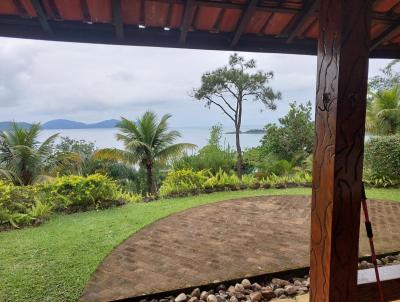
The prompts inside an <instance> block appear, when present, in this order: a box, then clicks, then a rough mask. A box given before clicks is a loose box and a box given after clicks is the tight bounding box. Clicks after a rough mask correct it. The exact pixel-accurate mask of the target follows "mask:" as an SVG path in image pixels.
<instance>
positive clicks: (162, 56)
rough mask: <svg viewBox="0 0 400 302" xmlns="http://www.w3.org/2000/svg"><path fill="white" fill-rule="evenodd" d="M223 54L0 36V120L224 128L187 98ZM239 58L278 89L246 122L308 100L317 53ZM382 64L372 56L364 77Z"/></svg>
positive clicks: (251, 107) (219, 118)
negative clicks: (160, 117)
mask: <svg viewBox="0 0 400 302" xmlns="http://www.w3.org/2000/svg"><path fill="white" fill-rule="evenodd" d="M229 54H230V53H229V52H221V51H204V50H181V49H164V48H150V47H131V46H109V45H95V44H78V43H59V42H45V41H33V40H22V39H9V38H0V121H6V120H15V121H27V122H33V121H40V122H46V121H48V120H51V119H56V118H66V119H73V120H77V121H82V122H95V121H100V120H104V119H110V118H117V119H118V118H119V117H120V116H124V117H127V118H130V119H135V118H136V117H137V116H138V115H139V114H142V113H143V112H144V111H146V110H148V109H151V110H154V111H156V112H157V113H159V114H164V113H171V114H173V118H172V119H171V124H172V125H173V126H203V125H204V126H210V125H213V124H215V123H216V122H221V123H222V124H224V125H230V121H229V120H228V119H227V118H226V117H225V116H224V115H223V114H222V113H220V112H219V111H218V110H217V109H216V108H214V109H212V110H209V109H206V108H204V107H203V105H202V104H201V103H200V102H199V101H194V100H192V99H191V98H190V97H189V95H188V94H189V92H190V91H191V90H192V88H194V87H197V86H198V85H199V84H200V77H201V75H202V74H203V73H204V72H206V71H211V70H213V69H215V68H218V67H220V66H222V65H224V64H226V63H227V60H228V56H229ZM241 55H243V56H245V57H246V58H255V59H256V61H257V65H258V68H259V69H262V70H264V71H269V70H272V71H274V73H275V77H274V79H273V80H272V81H271V86H272V87H273V88H275V89H276V90H279V91H281V92H282V100H281V101H279V102H278V110H277V111H275V112H270V111H262V112H260V109H262V106H261V105H260V104H255V103H249V104H248V105H246V107H245V109H244V110H245V111H244V117H243V119H244V120H243V124H244V125H247V126H253V125H257V126H259V125H265V124H266V123H268V122H274V121H276V120H277V118H278V117H280V116H282V115H283V114H284V113H285V112H287V108H288V103H289V102H291V101H297V102H306V101H308V100H310V101H312V102H313V101H314V98H315V75H316V57H312V56H299V55H279V54H257V53H241ZM388 62H389V61H388V60H371V61H370V76H372V75H375V74H377V73H379V69H380V68H382V67H384V66H385V65H386V64H387V63H388Z"/></svg>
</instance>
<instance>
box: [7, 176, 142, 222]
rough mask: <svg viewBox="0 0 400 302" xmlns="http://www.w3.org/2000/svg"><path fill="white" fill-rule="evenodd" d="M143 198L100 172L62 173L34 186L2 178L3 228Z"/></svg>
mask: <svg viewBox="0 0 400 302" xmlns="http://www.w3.org/2000/svg"><path fill="white" fill-rule="evenodd" d="M140 200H141V196H139V195H136V194H133V193H129V192H124V191H123V190H121V188H120V187H119V186H118V185H117V183H116V182H115V181H113V180H111V179H110V178H108V177H106V176H104V175H100V174H94V175H89V176H87V177H83V176H63V177H60V178H56V179H54V180H53V181H50V182H49V183H45V184H36V185H31V186H16V185H13V184H12V183H6V182H2V181H0V229H4V228H9V227H22V226H26V225H31V224H40V223H42V222H43V221H45V220H46V219H48V218H49V217H50V215H51V213H52V212H56V211H58V212H66V213H70V212H76V211H86V210H91V209H102V208H107V207H110V206H113V205H121V204H125V203H130V202H139V201H140Z"/></svg>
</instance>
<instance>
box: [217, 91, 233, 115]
mask: <svg viewBox="0 0 400 302" xmlns="http://www.w3.org/2000/svg"><path fill="white" fill-rule="evenodd" d="M216 95H217V96H218V97H220V98H221V99H222V100H223V101H224V102H225V104H226V105H227V106H228V107H229V109H231V110H232V111H233V112H235V109H234V108H233V107H232V106H231V104H229V103H228V101H227V100H226V99H225V98H224V96H223V95H222V94H216Z"/></svg>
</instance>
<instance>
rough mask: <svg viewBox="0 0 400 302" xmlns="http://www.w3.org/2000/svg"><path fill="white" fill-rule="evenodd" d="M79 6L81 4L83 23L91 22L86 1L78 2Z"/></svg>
mask: <svg viewBox="0 0 400 302" xmlns="http://www.w3.org/2000/svg"><path fill="white" fill-rule="evenodd" d="M80 4H81V10H82V16H83V20H84V21H85V22H91V20H92V17H91V16H90V12H89V6H88V4H87V1H86V0H80Z"/></svg>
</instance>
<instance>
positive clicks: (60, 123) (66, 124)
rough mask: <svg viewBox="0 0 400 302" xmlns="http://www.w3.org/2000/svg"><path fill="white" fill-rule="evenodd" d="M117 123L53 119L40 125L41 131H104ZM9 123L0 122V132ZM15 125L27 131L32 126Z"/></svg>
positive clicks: (113, 120)
mask: <svg viewBox="0 0 400 302" xmlns="http://www.w3.org/2000/svg"><path fill="white" fill-rule="evenodd" d="M118 123H119V120H116V119H108V120H104V121H100V122H96V123H83V122H77V121H73V120H68V119H55V120H50V121H48V122H45V123H43V124H42V129H106V128H114V127H116V126H117V124H118ZM11 124H12V122H11V121H5V122H0V130H8V129H10V128H11ZM17 124H18V125H19V126H20V127H22V128H24V129H27V128H29V127H30V126H31V125H32V124H31V123H26V122H17Z"/></svg>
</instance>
